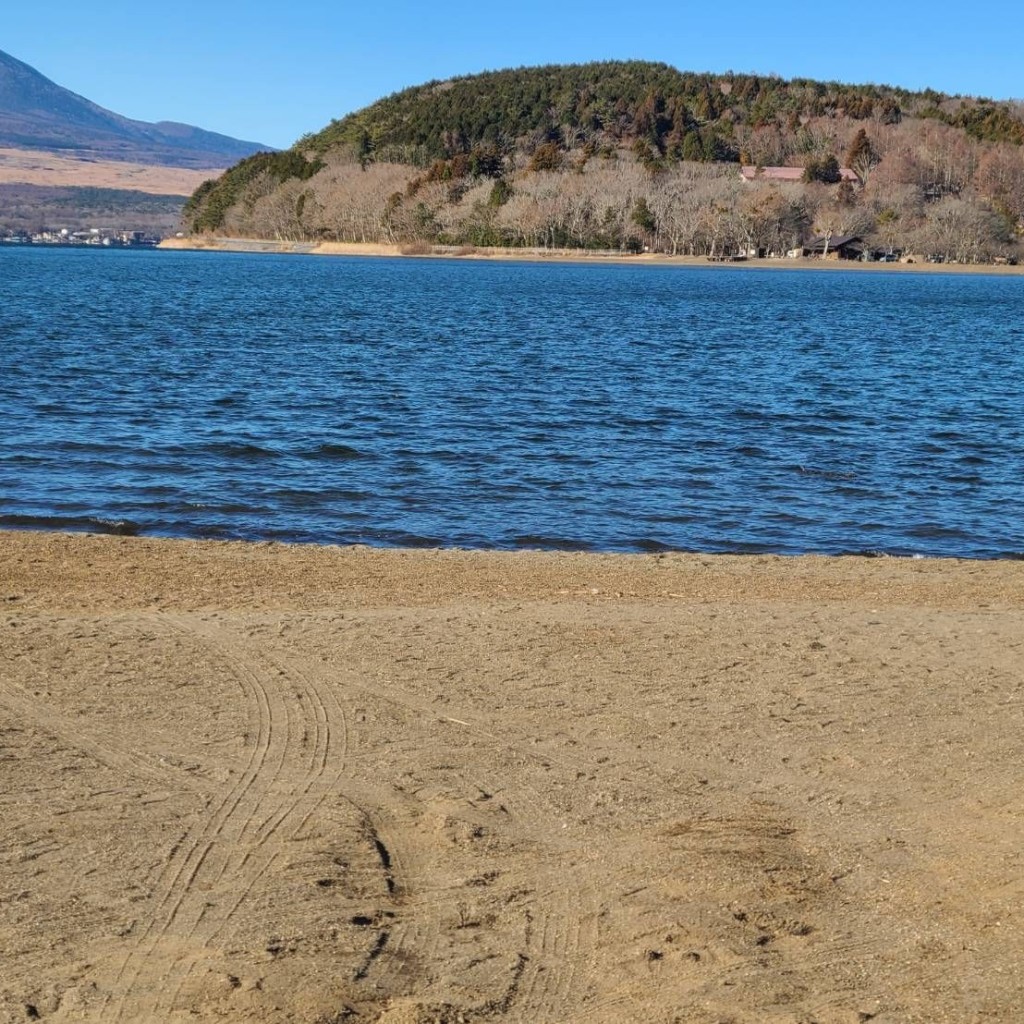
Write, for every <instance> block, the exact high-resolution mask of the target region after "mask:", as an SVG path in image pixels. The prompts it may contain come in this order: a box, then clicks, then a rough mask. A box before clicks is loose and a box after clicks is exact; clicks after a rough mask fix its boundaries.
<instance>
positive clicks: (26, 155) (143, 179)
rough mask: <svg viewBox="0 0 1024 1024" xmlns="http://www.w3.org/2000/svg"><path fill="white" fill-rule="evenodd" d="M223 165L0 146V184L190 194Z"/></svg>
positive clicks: (165, 194)
mask: <svg viewBox="0 0 1024 1024" xmlns="http://www.w3.org/2000/svg"><path fill="white" fill-rule="evenodd" d="M222 171H223V168H216V167H212V168H210V169H209V170H199V171H192V170H187V169H186V168H182V167H151V166H146V165H144V164H131V163H122V162H120V161H117V160H76V159H74V158H72V157H69V156H64V155H61V154H59V153H47V152H43V151H38V152H36V151H30V150H24V149H0V184H3V185H7V184H14V183H18V184H27V185H51V186H62V187H68V186H77V187H79V188H118V189H130V190H132V191H135V192H148V193H150V194H153V195H164V196H187V195H191V194H192V193H193V192H194V191H195V190H196V189H197V188H198V187H199V186H200V185H201V184H202V183H203V182H204V181H206V180H207V179H209V178H215V177H217V176H218V175H219V174H221V173H222Z"/></svg>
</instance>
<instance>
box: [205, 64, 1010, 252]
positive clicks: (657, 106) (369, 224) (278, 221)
mask: <svg viewBox="0 0 1024 1024" xmlns="http://www.w3.org/2000/svg"><path fill="white" fill-rule="evenodd" d="M1022 142H1024V121H1022V119H1021V109H1020V107H1019V106H1017V105H1014V104H1011V103H999V104H997V103H993V102H991V101H983V100H972V99H962V98H951V97H947V96H943V95H942V94H940V93H936V92H933V91H927V92H921V93H911V92H907V91H905V90H899V89H893V88H890V87H886V86H875V85H868V86H848V85H839V84H836V83H820V82H812V81H806V80H796V81H791V82H784V81H782V80H781V79H778V78H774V77H761V76H756V75H732V74H728V75H721V76H712V75H702V74H688V73H683V72H679V71H677V70H675V69H673V68H671V67H669V66H668V65H664V64H650V63H642V62H614V63H605V64H592V65H579V66H569V67H547V68H535V69H529V70H523V69H520V70H515V71H504V72H493V73H488V74H484V75H478V76H473V77H469V78H463V79H454V80H452V81H450V82H443V83H430V84H428V85H426V86H421V87H417V88H415V89H408V90H405V91H404V92H401V93H397V94H396V95H394V96H391V97H388V98H387V99H384V100H381V101H380V102H379V103H376V104H373V105H372V106H370V107H368V108H366V109H365V110H363V111H360V112H358V113H356V114H353V115H350V116H349V117H347V118H344V119H343V120H340V121H336V122H333V123H332V124H331V125H329V126H328V127H327V128H326V129H324V131H322V132H320V133H318V134H317V135H312V136H308V137H306V138H304V139H302V140H300V142H299V143H298V144H297V145H296V147H294V148H293V149H292V150H290V151H288V152H286V153H279V154H260V155H258V156H256V157H251V158H249V159H248V160H244V161H242V162H241V163H240V164H238V165H236V166H235V167H234V168H232V169H231V170H230V171H228V172H227V173H226V174H225V175H223V176H222V177H221V178H220V179H218V180H217V181H216V182H209V183H207V184H206V185H204V186H203V187H202V188H201V189H200V190H199V191H198V192H197V193H196V194H195V195H194V196H193V197H192V199H191V200H190V202H189V204H188V207H187V209H186V225H187V226H188V228H189V229H190V230H191V231H193V232H216V233H223V234H240V235H253V236H271V237H281V238H294V239H325V240H331V239H336V240H339V241H389V242H428V243H448V244H470V245H550V246H559V247H563V246H579V247H583V248H631V247H633V248H636V247H640V248H649V249H654V250H664V251H671V252H677V253H678V252H694V253H700V252H702V251H709V252H710V251H718V252H722V251H728V249H729V248H730V247H733V248H734V249H735V248H736V247H741V246H743V247H747V248H766V247H767V248H771V249H772V250H774V251H778V250H780V249H785V248H791V247H794V246H796V245H798V244H800V242H801V241H803V240H805V239H806V238H807V237H808V236H809V235H811V234H814V233H816V232H818V231H819V230H822V231H826V230H838V229H842V230H841V231H840V232H839V233H859V234H863V235H865V236H867V237H870V238H871V239H874V240H875V241H877V242H878V243H879V245H884V246H886V247H893V248H896V247H898V248H911V247H913V248H916V249H917V250H918V251H922V250H927V251H929V252H930V251H932V250H935V251H936V252H941V253H942V254H943V255H945V256H946V257H947V258H958V259H966V258H976V259H983V258H989V257H990V256H993V255H1006V254H1008V253H1010V252H1011V251H1012V250H1013V248H1014V246H1015V245H1016V238H1017V236H1018V234H1019V231H1020V227H1021V222H1022V218H1024V158H1022V153H1024V149H1022V148H1021V143H1022ZM738 163H743V164H748V165H753V166H761V167H767V166H798V167H801V168H803V169H804V178H805V182H804V183H803V184H798V185H785V186H783V185H774V184H771V183H770V182H762V181H759V182H755V183H747V184H744V183H741V182H740V180H739V175H738V167H737V164H738ZM840 166H842V167H845V168H852V170H853V171H854V172H855V175H856V178H855V179H854V180H852V181H851V180H845V181H844V180H840V175H839V168H840ZM846 177H847V178H849V177H850V175H848V174H847V175H846ZM755 210H762V211H763V213H764V221H765V225H767V226H763V225H762V226H759V227H756V226H752V224H751V218H752V217H754V212H753V211H755ZM695 211H699V214H700V215H699V216H698V215H697V212H695ZM754 219H755V220H756V218H754ZM968 221H970V222H971V224H972V225H973V227H972V228H971V229H970V230H969V231H968V230H967V228H966V226H965V225H966V224H967V222H968ZM684 222H685V226H684ZM954 223H955V224H956V225H958V226H956V227H954V226H951V225H953V224H954ZM854 229H856V231H854ZM954 236H955V240H954ZM968 236H970V237H968Z"/></svg>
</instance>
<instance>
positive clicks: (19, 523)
mask: <svg viewBox="0 0 1024 1024" xmlns="http://www.w3.org/2000/svg"><path fill="white" fill-rule="evenodd" d="M0 526H4V527H9V528H11V529H15V530H71V531H73V532H76V533H77V532H84V533H108V534H115V535H117V536H121V537H137V536H138V535H139V534H140V533H141V532H142V526H141V525H140V524H139V523H135V522H132V521H131V520H130V519H104V518H101V517H98V516H33V515H19V514H12V515H0Z"/></svg>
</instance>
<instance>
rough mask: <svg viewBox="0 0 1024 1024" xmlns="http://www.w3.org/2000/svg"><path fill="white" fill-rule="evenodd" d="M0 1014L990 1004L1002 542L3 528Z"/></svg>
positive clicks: (768, 1023)
mask: <svg viewBox="0 0 1024 1024" xmlns="http://www.w3.org/2000/svg"><path fill="white" fill-rule="evenodd" d="M0 631H2V632H0V779H2V785H0V801H2V808H0V865H2V870H0V951H2V961H0V962H2V964H3V968H2V971H0V1021H3V1022H4V1024H8V1022H16V1021H17V1022H20V1021H24V1020H29V1019H42V1020H52V1021H69V1022H70V1021H74V1022H83V1021H122V1022H140V1024H142V1022H147V1024H148V1022H161V1024H163V1022H175V1024H176V1022H185V1021H189V1022H213V1021H231V1022H244V1024H248V1022H285V1021H288V1022H293V1021H294V1022H305V1024H315V1022H318V1024H333V1022H341V1021H345V1022H373V1021H378V1022H385V1024H424V1022H428V1021H431V1022H443V1024H456V1022H477V1021H515V1022H537V1024H555V1022H574V1024H576V1022H578V1024H583V1022H587V1024H613V1022H615V1024H621V1022H657V1024H669V1022H687V1024H689V1022H699V1024H713V1022H726V1021H728V1022H733V1024H810V1022H818V1024H858V1022H864V1021H869V1020H873V1021H878V1022H880V1024H882V1022H884V1024H896V1022H920V1024H941V1022H950V1024H953V1022H956V1024H960V1022H974V1021H978V1022H980V1021H985V1022H1007V1024H1008V1022H1011V1021H1019V1020H1020V1012H1021V1010H1020V1007H1021V1005H1022V1004H1024V975H1022V973H1021V970H1020V965H1021V962H1022V957H1024V919H1022V917H1021V915H1020V914H1019V907H1020V903H1021V899H1022V897H1024V870H1022V868H1024V864H1022V854H1024V758H1022V757H1021V734H1022V728H1021V726H1022V718H1024V674H1022V671H1021V668H1022V664H1024V563H1021V562H1013V561H1004V562H987V563H980V562H966V561H953V560H950V561H943V560H910V559H892V558H879V559H858V558H823V557H806V558H791V559H784V558H777V557H767V556H765V557H725V556H713V557H712V556H699V555H671V554H669V555H644V556H627V555H577V554H552V553H530V552H522V553H479V552H477V553H472V552H463V551H404V550H375V549H367V548H330V547H328V548H316V547H302V546H294V547H293V546H285V545H272V544H255V545H250V544H240V543H214V542H192V541H169V540H153V539H142V538H126V537H101V536H90V535H67V534H38V533H28V532H24V533H21V532H4V533H0Z"/></svg>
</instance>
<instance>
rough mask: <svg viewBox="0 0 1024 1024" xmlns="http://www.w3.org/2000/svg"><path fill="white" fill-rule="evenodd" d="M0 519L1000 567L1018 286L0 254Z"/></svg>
mask: <svg viewBox="0 0 1024 1024" xmlns="http://www.w3.org/2000/svg"><path fill="white" fill-rule="evenodd" d="M0 280H3V281H4V283H5V285H7V287H6V288H5V301H4V302H3V303H2V304H0V526H7V527H36V528H52V529H81V530H93V531H106V532H122V533H152V534H168V535H182V536H195V537H225V538H236V537H238V538H266V539H277V540H297V541H314V542H329V543H353V542H357V543H369V544H383V545H408V546H435V545H461V546H468V547H492V548H523V547H542V548H553V549H558V548H564V549H571V550H631V551H662V550H696V551H728V552H743V551H757V552H779V553H798V552H804V551H818V552H834V553H839V552H861V553H876V554H901V555H908V554H926V555H959V556H972V557H982V558H993V557H1007V558H1011V557H1021V532H1022V531H1021V522H1020V514H1019V509H1020V508H1021V507H1022V506H1024V484H1022V481H1024V420H1022V417H1021V414H1020V410H1021V409H1024V349H1022V347H1021V345H1020V337H1021V334H1020V329H1019V320H1020V311H1021V309H1022V308H1024V307H1022V300H1024V280H1022V279H1019V278H1005V277H1003V278H997V277H985V276H963V277H959V276H927V275H922V276H917V275H915V276H904V275H899V276H895V275H891V276H890V275H881V274H879V275H857V274H843V273H829V274H820V273H813V272H809V273H806V274H790V273H782V272H779V273H772V272H765V273H757V274H753V273H745V272H742V271H740V272H733V271H729V270H720V269H681V268H648V267H644V268H638V267H628V266H626V267H596V266H595V267H573V266H549V265H544V266H541V265H529V264H520V265H516V264H504V265H502V264H484V263H469V262H457V261H451V262H446V261H433V262H428V261H399V260H383V259H382V260H375V259H366V260H350V259H341V258H339V259H331V260H325V259H317V258H301V257H294V258H293V257H289V258H277V257H272V256H252V255H237V256H231V255H224V254H218V255H211V254H202V253H162V252H156V253H131V252H110V253H104V252H97V253H93V252H82V251H74V252H53V251H46V250H28V249H20V250H16V249H8V250H0Z"/></svg>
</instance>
